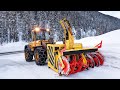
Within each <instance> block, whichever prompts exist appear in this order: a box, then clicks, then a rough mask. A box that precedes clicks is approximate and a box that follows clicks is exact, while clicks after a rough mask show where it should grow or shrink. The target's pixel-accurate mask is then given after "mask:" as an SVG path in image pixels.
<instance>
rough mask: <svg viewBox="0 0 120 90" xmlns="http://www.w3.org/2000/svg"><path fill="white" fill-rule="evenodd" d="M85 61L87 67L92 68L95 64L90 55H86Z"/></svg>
mask: <svg viewBox="0 0 120 90" xmlns="http://www.w3.org/2000/svg"><path fill="white" fill-rule="evenodd" d="M86 59H87V62H88V63H89V67H91V68H94V66H95V62H94V59H93V57H92V56H91V55H90V54H86Z"/></svg>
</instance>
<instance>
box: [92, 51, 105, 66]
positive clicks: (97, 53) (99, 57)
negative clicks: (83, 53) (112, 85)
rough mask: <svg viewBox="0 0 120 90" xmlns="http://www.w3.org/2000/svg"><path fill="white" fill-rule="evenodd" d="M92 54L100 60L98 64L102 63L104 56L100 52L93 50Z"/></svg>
mask: <svg viewBox="0 0 120 90" xmlns="http://www.w3.org/2000/svg"><path fill="white" fill-rule="evenodd" d="M94 55H96V56H97V57H98V59H99V61H100V65H103V63H104V57H103V56H102V54H100V52H94Z"/></svg>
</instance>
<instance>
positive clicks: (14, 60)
mask: <svg viewBox="0 0 120 90" xmlns="http://www.w3.org/2000/svg"><path fill="white" fill-rule="evenodd" d="M119 39H120V30H115V31H112V32H109V33H106V34H103V35H100V36H96V37H87V38H83V39H81V40H76V41H75V42H77V43H78V42H79V43H80V42H81V43H83V46H84V47H93V46H95V45H96V44H98V43H99V42H100V41H101V40H102V41H103V46H102V48H101V49H100V52H101V53H102V54H103V55H104V57H105V63H104V65H103V66H100V67H95V68H91V69H90V70H87V71H83V72H79V73H76V74H74V75H70V76H68V77H66V76H59V75H58V74H57V73H56V72H54V71H52V70H51V69H48V67H47V65H46V66H37V65H36V64H35V62H26V61H25V59H24V54H23V53H21V54H13V55H5V56H0V78H1V79H8V78H12V79H26V78H27V79H111V78H112V79H120V40H119ZM20 43H21V44H20ZM25 44H26V43H24V42H19V44H15V43H14V44H11V45H10V46H9V45H7V44H6V46H0V50H1V49H3V48H5V49H6V50H10V48H11V50H17V49H16V48H18V47H19V50H20V49H21V50H23V48H24V45H25ZM13 45H14V46H13ZM17 45H18V46H17ZM11 50H10V51H11ZM3 51H4V50H3Z"/></svg>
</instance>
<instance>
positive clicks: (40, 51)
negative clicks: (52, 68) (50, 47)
mask: <svg viewBox="0 0 120 90" xmlns="http://www.w3.org/2000/svg"><path fill="white" fill-rule="evenodd" d="M34 58H35V62H36V64H37V65H45V64H46V59H47V52H46V50H45V49H44V48H43V47H37V48H36V49H35V51H34Z"/></svg>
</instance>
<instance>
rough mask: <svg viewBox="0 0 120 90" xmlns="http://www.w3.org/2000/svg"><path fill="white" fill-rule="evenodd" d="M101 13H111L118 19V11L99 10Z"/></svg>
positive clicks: (119, 13) (119, 14)
mask: <svg viewBox="0 0 120 90" xmlns="http://www.w3.org/2000/svg"><path fill="white" fill-rule="evenodd" d="M99 12H101V13H103V14H107V15H111V16H114V17H117V18H119V19H120V11H99Z"/></svg>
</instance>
